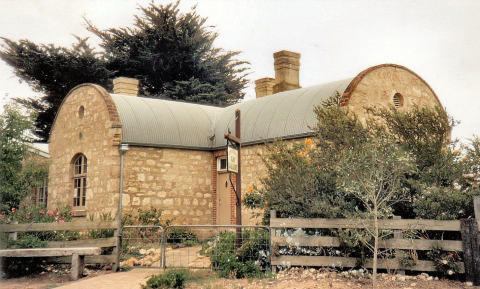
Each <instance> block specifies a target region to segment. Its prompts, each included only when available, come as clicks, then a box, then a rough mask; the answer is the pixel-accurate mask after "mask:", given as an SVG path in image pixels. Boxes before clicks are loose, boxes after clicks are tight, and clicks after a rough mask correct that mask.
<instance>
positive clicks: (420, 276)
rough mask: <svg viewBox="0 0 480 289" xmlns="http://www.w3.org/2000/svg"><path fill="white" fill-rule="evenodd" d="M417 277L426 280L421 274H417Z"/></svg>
mask: <svg viewBox="0 0 480 289" xmlns="http://www.w3.org/2000/svg"><path fill="white" fill-rule="evenodd" d="M418 279H421V280H426V279H427V277H425V276H423V275H418Z"/></svg>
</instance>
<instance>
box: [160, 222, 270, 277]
mask: <svg viewBox="0 0 480 289" xmlns="http://www.w3.org/2000/svg"><path fill="white" fill-rule="evenodd" d="M237 231H239V232H238V233H237ZM240 232H241V234H240ZM163 235H164V240H163V262H162V264H163V268H172V267H177V268H178V267H180V268H197V269H202V268H203V269H206V268H209V269H210V268H211V269H213V270H221V269H223V267H225V266H230V265H231V264H233V263H234V262H241V263H248V262H250V263H249V264H251V265H252V266H256V267H257V268H260V269H261V270H263V271H266V270H271V262H270V258H271V246H270V236H271V234H270V228H269V227H266V226H237V225H183V226H181V225H179V226H176V225H175V226H168V227H167V228H166V229H165V232H164V234H163ZM237 236H239V237H240V239H239V240H237Z"/></svg>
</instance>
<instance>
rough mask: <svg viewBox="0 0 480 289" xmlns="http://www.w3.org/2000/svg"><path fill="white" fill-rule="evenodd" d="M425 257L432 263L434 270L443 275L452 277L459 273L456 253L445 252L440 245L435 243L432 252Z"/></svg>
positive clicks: (458, 257) (458, 258) (458, 259)
mask: <svg viewBox="0 0 480 289" xmlns="http://www.w3.org/2000/svg"><path fill="white" fill-rule="evenodd" d="M427 257H428V258H429V259H430V260H431V261H433V264H434V266H435V269H437V271H439V272H442V273H443V274H444V275H453V274H455V273H458V272H459V271H460V267H459V266H458V262H459V261H461V259H460V256H459V254H458V253H457V252H446V251H444V250H443V249H442V247H441V246H440V244H439V243H438V242H436V243H435V244H434V245H433V246H432V250H431V251H428V252H427Z"/></svg>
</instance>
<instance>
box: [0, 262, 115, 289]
mask: <svg viewBox="0 0 480 289" xmlns="http://www.w3.org/2000/svg"><path fill="white" fill-rule="evenodd" d="M45 269H46V270H45V271H44V272H41V273H40V274H32V275H28V276H25V277H21V278H12V279H7V280H1V279H0V288H2V289H3V288H5V289H7V288H8V289H46V288H55V287H58V286H61V285H64V284H66V283H69V282H70V269H69V266H65V265H63V266H62V265H49V266H47V267H46V268H45ZM109 273H112V271H111V270H106V269H104V268H100V267H92V266H86V267H85V271H84V274H86V276H84V277H83V278H93V277H97V276H101V275H104V274H109Z"/></svg>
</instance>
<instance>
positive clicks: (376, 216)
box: [373, 203, 378, 289]
mask: <svg viewBox="0 0 480 289" xmlns="http://www.w3.org/2000/svg"><path fill="white" fill-rule="evenodd" d="M373 218H374V219H373V222H374V236H373V238H374V241H375V244H374V246H373V289H376V288H377V262H378V261H377V257H378V210H377V204H376V203H375V204H374V211H373Z"/></svg>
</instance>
